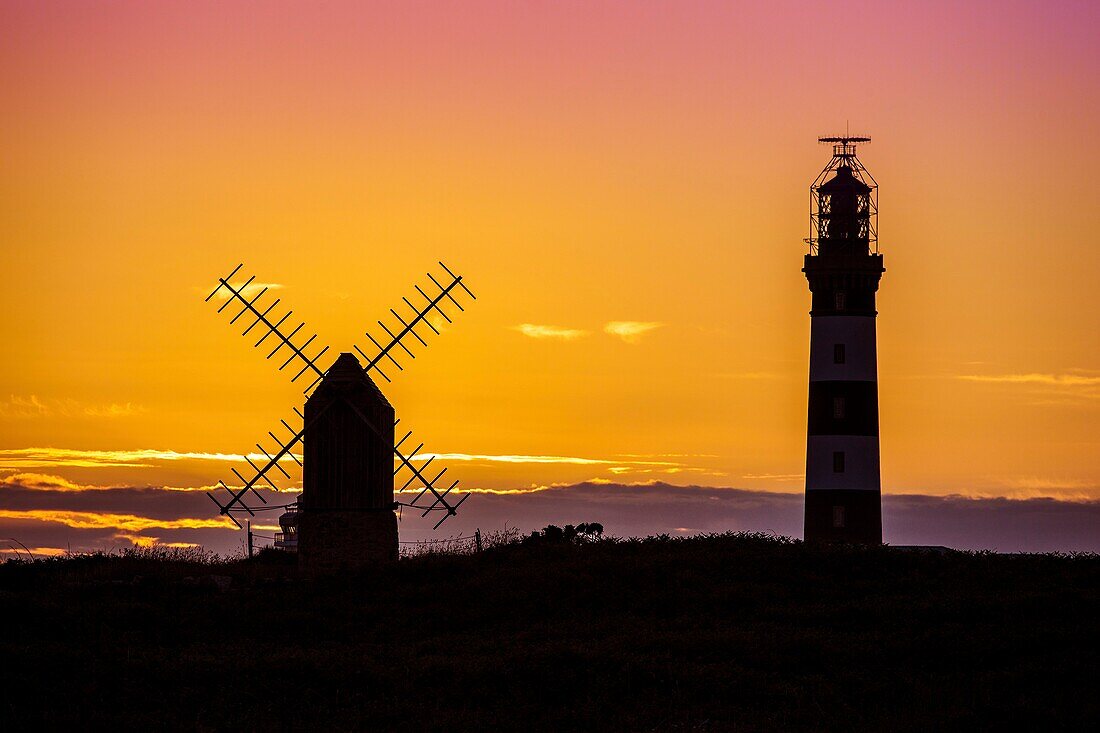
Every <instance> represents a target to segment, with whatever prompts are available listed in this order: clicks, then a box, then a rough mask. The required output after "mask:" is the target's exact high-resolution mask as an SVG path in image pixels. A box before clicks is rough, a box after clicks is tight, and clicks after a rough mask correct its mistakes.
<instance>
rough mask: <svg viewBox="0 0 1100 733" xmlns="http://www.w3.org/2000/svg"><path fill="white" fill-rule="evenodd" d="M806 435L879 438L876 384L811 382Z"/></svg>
mask: <svg viewBox="0 0 1100 733" xmlns="http://www.w3.org/2000/svg"><path fill="white" fill-rule="evenodd" d="M809 412H810V414H809V430H808V434H809V435H811V436H813V435H867V436H878V383H877V382H847V381H845V382H840V381H829V382H817V381H813V382H810V411H809Z"/></svg>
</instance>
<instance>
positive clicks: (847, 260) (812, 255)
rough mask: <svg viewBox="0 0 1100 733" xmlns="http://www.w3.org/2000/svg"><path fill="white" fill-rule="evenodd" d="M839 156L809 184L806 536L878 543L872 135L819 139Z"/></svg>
mask: <svg viewBox="0 0 1100 733" xmlns="http://www.w3.org/2000/svg"><path fill="white" fill-rule="evenodd" d="M819 141H820V142H822V143H826V144H830V145H832V148H833V157H832V159H831V160H830V161H829V163H828V165H826V166H825V169H824V170H822V171H821V174H820V175H818V177H817V178H816V179H815V180H814V182H813V183H812V184H811V186H810V238H809V239H808V240H807V241H808V243H809V245H810V251H809V253H808V254H806V256H805V262H804V267H803V268H802V272H804V273H805V274H806V279H807V280H808V281H809V286H810V293H811V310H810V395H809V417H808V421H807V431H806V432H807V439H806V515H805V535H804V536H805V539H806V541H807V542H847V543H854V544H881V542H882V502H881V485H880V478H879V433H878V358H877V354H876V345H875V340H876V338H875V318H876V316H877V314H878V311H877V310H876V309H875V293H876V292H877V291H878V285H879V280H880V279H881V278H882V273H883V272H885V269H884V268H883V266H882V255H881V254H879V252H878V236H877V229H878V184H877V183H876V182H875V179H874V178H873V177H872V176H871V174H870V173H868V172H867V169H866V168H864V167H863V164H862V163H860V161H859V158H858V157H857V156H856V147H857V146H858V145H859V144H861V143H867V142H870V138H867V137H848V136H845V137H823V138H819Z"/></svg>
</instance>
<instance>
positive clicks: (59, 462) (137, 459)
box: [0, 448, 301, 469]
mask: <svg viewBox="0 0 1100 733" xmlns="http://www.w3.org/2000/svg"><path fill="white" fill-rule="evenodd" d="M248 458H250V459H251V460H253V461H265V462H266V461H267V456H265V455H264V454H262V453H249V454H248ZM298 459H299V460H301V456H300V455H299V456H298ZM243 460H244V457H243V456H239V455H233V454H231V453H201V452H181V451H173V450H156V449H149V448H142V449H136V450H80V449H75V448H8V449H4V450H0V469H5V468H6V469H19V468H38V467H43V466H67V467H71V468H97V467H103V466H111V467H118V468H151V467H152V466H154V465H155V462H157V461H227V462H239V461H243ZM293 460H294V459H293V458H292V457H291V456H290V455H289V454H287V455H285V456H283V458H282V459H281V461H284V462H292V461H293Z"/></svg>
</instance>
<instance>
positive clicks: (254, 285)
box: [196, 280, 285, 300]
mask: <svg viewBox="0 0 1100 733" xmlns="http://www.w3.org/2000/svg"><path fill="white" fill-rule="evenodd" d="M229 284H230V286H231V287H232V288H233V289H234V290H236V291H237V292H239V293H240V294H241V295H242V296H244V297H245V298H249V297H251V296H253V295H258V294H259V293H260V291H262V290H265V289H266V290H267V291H268V292H270V291H272V290H282V289H283V288H284V287H285V286H284V285H282V284H281V283H258V282H255V281H253V282H250V283H248V285H245V281H244V280H242V281H240V282H231V283H229ZM242 286H243V288H242ZM198 291H199V289H196V292H198ZM203 292H206V293H209V292H210V291H208V290H207V291H203ZM231 297H233V295H232V293H230V292H229V291H228V290H226V289H225V288H218V292H217V293H216V294H215V295H214V298H215V299H216V300H229V299H230V298H231Z"/></svg>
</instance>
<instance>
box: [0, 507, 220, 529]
mask: <svg viewBox="0 0 1100 733" xmlns="http://www.w3.org/2000/svg"><path fill="white" fill-rule="evenodd" d="M0 519H15V520H32V521H36V522H50V523H55V524H63V525H65V526H66V527H72V528H74V529H117V530H125V531H129V532H141V531H143V530H146V529H203V528H216V527H223V528H230V527H234V526H235V525H234V524H233V522H232V521H230V520H229V518H228V517H226V518H219V519H196V518H190V517H182V518H178V519H154V518H151V517H139V516H137V515H135V514H103V513H98V512H76V511H56V510H52V509H26V510H14V509H0Z"/></svg>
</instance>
